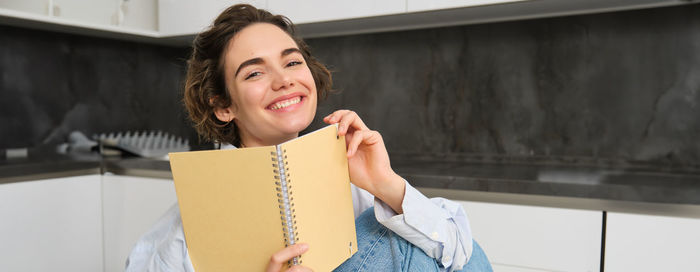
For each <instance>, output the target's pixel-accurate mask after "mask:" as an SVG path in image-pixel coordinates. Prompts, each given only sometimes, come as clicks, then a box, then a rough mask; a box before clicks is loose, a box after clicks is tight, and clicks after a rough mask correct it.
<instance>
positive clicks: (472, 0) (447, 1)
mask: <svg viewBox="0 0 700 272" xmlns="http://www.w3.org/2000/svg"><path fill="white" fill-rule="evenodd" d="M519 1H530V0H457V1H454V0H428V1H426V0H406V11H407V12H419V11H429V10H437V9H447V8H465V7H476V6H485V5H498V4H505V3H511V2H519Z"/></svg>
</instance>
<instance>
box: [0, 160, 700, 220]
mask: <svg viewBox="0 0 700 272" xmlns="http://www.w3.org/2000/svg"><path fill="white" fill-rule="evenodd" d="M484 161H487V162H484ZM392 167H393V168H394V170H395V171H396V172H397V173H398V174H400V175H401V176H403V177H404V178H405V179H406V180H408V181H409V182H410V183H411V184H412V185H413V186H414V187H417V188H419V189H421V191H424V192H427V193H426V194H427V195H429V196H440V195H449V196H446V197H451V198H456V199H461V200H478V201H490V200H489V199H500V200H495V201H497V202H511V201H507V200H508V199H511V198H517V197H516V196H518V197H521V198H522V197H538V198H537V199H534V200H531V201H524V202H523V201H520V203H525V204H527V203H534V204H536V205H540V204H538V203H540V202H541V199H558V200H557V203H559V204H556V205H553V204H547V205H549V206H562V207H573V208H583V209H599V208H598V206H597V204H596V205H591V204H590V203H592V202H591V201H594V202H596V203H599V202H601V201H608V202H610V201H612V202H617V203H620V202H629V203H634V204H635V205H637V206H639V205H644V204H645V203H646V204H661V205H665V204H671V205H677V206H678V205H680V206H693V207H696V208H700V171H695V169H692V168H691V169H686V168H684V169H678V168H669V169H659V168H658V167H651V166H645V165H614V164H605V165H601V164H600V163H599V162H598V163H597V164H595V165H594V164H587V163H585V162H584V163H581V162H578V163H575V164H572V163H570V162H563V163H562V162H561V161H559V162H555V163H553V162H552V161H533V160H528V161H512V160H511V161H495V160H490V159H489V160H485V159H483V158H454V157H452V158H445V157H440V158H436V157H425V156H423V157H420V156H393V157H392ZM107 172H109V173H113V174H117V175H131V176H141V177H155V178H167V179H170V178H172V176H171V173H170V164H169V163H168V162H167V161H156V160H148V159H142V158H104V159H103V158H101V157H99V156H88V157H81V158H76V157H69V156H60V155H51V156H42V157H41V159H20V160H13V161H0V184H4V183H13V182H22V181H31V180H38V179H46V178H58V177H66V176H75V175H84V174H100V173H107ZM475 193H476V195H475ZM484 195H490V196H492V197H486V198H484V197H483V196H484ZM533 201H534V202H533ZM577 201H579V202H580V201H584V202H586V201H588V202H586V203H589V204H581V205H574V206H571V205H569V204H567V203H575V202H577ZM640 207H641V206H640ZM602 209H604V210H605V207H602ZM674 209H677V207H675V208H674ZM693 209H695V208H693ZM695 212H696V211H695V210H693V213H695ZM660 213H665V212H660ZM686 214H687V213H686ZM698 216H700V213H698Z"/></svg>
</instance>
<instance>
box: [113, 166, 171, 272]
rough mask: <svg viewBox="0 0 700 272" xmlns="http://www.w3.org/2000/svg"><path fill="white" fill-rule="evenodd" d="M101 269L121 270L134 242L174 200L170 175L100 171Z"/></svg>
mask: <svg viewBox="0 0 700 272" xmlns="http://www.w3.org/2000/svg"><path fill="white" fill-rule="evenodd" d="M102 183H103V190H102V198H103V203H104V256H105V270H104V271H105V272H112V271H114V272H116V271H124V266H125V262H126V259H127V257H128V256H129V253H130V252H131V249H132V248H133V246H134V243H136V241H137V240H138V239H139V238H140V237H141V235H143V234H144V233H146V231H148V230H149V229H150V228H151V227H152V226H153V225H154V224H155V223H156V222H157V221H158V219H160V218H161V216H162V215H163V214H164V213H165V212H166V211H167V210H168V209H169V208H170V207H172V206H173V204H175V203H176V201H177V197H176V196H175V187H174V185H173V181H172V180H171V179H157V178H142V177H132V176H115V175H104V176H103V178H102Z"/></svg>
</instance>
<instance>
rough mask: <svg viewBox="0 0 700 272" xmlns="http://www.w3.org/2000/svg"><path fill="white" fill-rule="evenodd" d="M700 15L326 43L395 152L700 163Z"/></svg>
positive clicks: (608, 16)
mask: <svg viewBox="0 0 700 272" xmlns="http://www.w3.org/2000/svg"><path fill="white" fill-rule="evenodd" d="M698 15H700V5H690V6H679V7H671V8H657V9H648V10H637V11H627V12H617V13H605V14H595V15H585V16H572V17H561V18H550V19H538V20H526V21H514V22H505V23H493V24H483V25H474V26H462V27H448V28H438V29H426V30H415V31H404V32H393V33H381V34H369V35H356V36H346V37H333V38H324V39H314V40H311V41H309V44H310V45H311V46H312V48H314V49H315V54H316V55H317V56H318V57H319V58H320V59H322V60H323V61H324V62H325V63H327V64H328V65H329V66H330V67H331V68H332V70H334V71H335V73H334V75H335V78H334V79H335V87H336V88H337V89H339V90H340V91H341V95H337V96H334V97H331V99H329V101H327V103H326V104H325V105H324V106H322V107H321V110H320V112H321V114H326V113H328V112H330V111H331V109H335V108H339V107H345V108H350V109H353V110H355V111H357V112H358V113H359V114H360V115H361V116H362V117H363V119H364V120H365V122H366V123H367V124H368V125H369V126H370V127H371V128H373V129H377V130H379V131H380V132H381V133H382V134H383V136H384V138H385V141H386V144H387V146H388V149H389V150H391V151H392V153H393V154H394V155H396V154H481V155H495V156H510V157H525V158H527V157H542V156H544V157H557V156H561V157H580V158H589V159H590V158H592V159H593V160H597V159H607V160H617V161H641V162H647V163H653V164H663V165H685V166H688V165H698V164H700V140H698V139H700V16H698Z"/></svg>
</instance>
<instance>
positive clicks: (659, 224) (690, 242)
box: [605, 213, 700, 272]
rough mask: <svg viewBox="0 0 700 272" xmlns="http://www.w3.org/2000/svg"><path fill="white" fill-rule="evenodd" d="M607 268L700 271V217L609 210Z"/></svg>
mask: <svg viewBox="0 0 700 272" xmlns="http://www.w3.org/2000/svg"><path fill="white" fill-rule="evenodd" d="M606 225H607V231H606V235H605V271H607V272H617V271H635V272H643V271H700V219H696V218H680V217H667V216H652V215H638V214H625V213H608V217H607V224H606Z"/></svg>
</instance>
